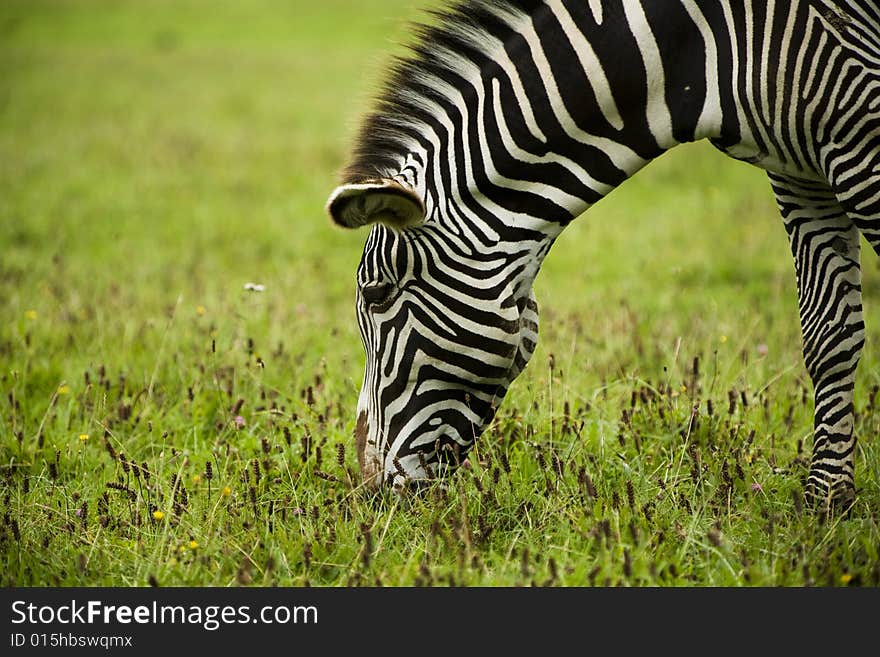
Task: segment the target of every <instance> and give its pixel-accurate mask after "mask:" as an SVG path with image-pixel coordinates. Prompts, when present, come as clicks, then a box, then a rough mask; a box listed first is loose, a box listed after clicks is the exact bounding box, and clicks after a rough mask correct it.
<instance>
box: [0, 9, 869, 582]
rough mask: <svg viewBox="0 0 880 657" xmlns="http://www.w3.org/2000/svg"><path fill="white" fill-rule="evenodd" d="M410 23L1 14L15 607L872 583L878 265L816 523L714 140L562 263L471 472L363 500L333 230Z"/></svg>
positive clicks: (792, 407) (791, 349) (357, 361)
mask: <svg viewBox="0 0 880 657" xmlns="http://www.w3.org/2000/svg"><path fill="white" fill-rule="evenodd" d="M419 4H420V3H416V2H412V1H411V0H407V1H405V2H402V1H398V0H394V1H393V2H392V1H390V0H382V1H379V0H367V1H361V2H357V3H349V2H344V1H343V0H325V1H324V2H321V3H305V2H296V1H294V2H282V1H281V0H255V1H250V2H208V1H207V0H176V1H174V2H171V1H170V0H167V1H166V0H154V1H151V2H149V3H143V2H135V1H133V0H112V1H111V0H82V1H76V2H74V1H73V0H55V1H48V0H40V1H35V0H5V1H4V2H3V3H0V253H2V257H0V298H2V305H0V364H2V368H0V386H2V392H3V395H2V399H0V417H2V424H0V426H2V435H0V467H2V477H0V480H2V484H0V487H2V497H3V522H2V526H0V554H2V575H0V583H2V585H3V586H25V585H27V586H54V585H60V586H74V585H77V586H81V585H85V586H96V585H102V586H104V585H108V586H146V585H148V584H160V585H163V586H175V585H195V586H229V585H282V586H303V585H306V584H310V585H313V586H352V585H387V586H410V585H443V586H446V585H471V586H474V585H479V586H498V585H504V586H508V585H533V584H535V585H545V584H547V585H561V586H583V585H612V586H617V585H623V586H627V585H633V586H802V585H823V586H826V585H827V586H842V585H863V586H877V585H880V445H878V442H877V432H878V418H880V415H878V414H876V413H875V412H874V409H875V401H876V399H875V397H876V392H877V389H878V388H877V386H880V353H878V349H877V346H876V345H877V344H878V340H877V337H876V336H877V335H880V334H878V333H877V331H880V269H878V262H877V258H876V256H875V255H874V254H873V252H871V251H870V250H869V249H867V247H866V248H865V249H864V250H863V264H864V292H865V309H866V321H867V323H868V328H869V338H868V343H867V346H866V348H865V351H864V355H863V359H862V364H861V366H860V370H859V378H858V387H857V397H856V408H857V423H856V429H855V430H856V433H857V436H858V438H859V447H858V450H857V453H856V464H857V486H858V498H857V502H856V505H855V507H854V508H853V509H852V511H851V513H850V514H849V515H847V516H846V517H842V518H840V517H832V518H825V519H822V518H819V517H817V516H816V515H814V514H813V513H811V512H810V511H809V510H807V509H804V508H803V506H802V504H801V503H800V499H799V495H800V492H801V489H802V480H803V479H804V477H805V475H806V471H807V463H808V459H809V453H810V447H811V412H812V398H811V386H810V383H809V380H808V379H807V377H806V375H805V372H804V368H803V363H802V360H801V356H800V344H801V342H800V330H799V325H798V320H797V305H796V299H795V281H794V271H793V265H792V262H791V257H790V255H789V251H788V245H787V242H786V238H785V232H784V230H783V228H782V223H781V221H780V219H779V217H778V215H777V211H776V208H775V204H774V202H773V199H772V195H771V193H770V190H769V186H768V185H767V183H766V181H765V177H764V174H763V173H762V172H761V171H759V170H757V169H754V168H752V167H749V166H748V165H745V164H741V163H738V162H734V161H732V160H729V159H726V158H724V157H723V156H722V155H721V154H719V153H717V152H716V151H714V150H713V149H712V148H711V147H709V146H707V145H705V144H696V145H688V146H682V147H680V148H678V149H676V150H674V151H672V152H670V153H669V154H667V155H665V156H664V157H662V158H660V159H659V160H658V161H656V162H654V163H653V164H651V165H650V166H649V167H647V168H646V169H645V170H644V171H643V172H641V173H640V174H639V175H638V176H636V177H634V178H633V179H632V180H630V181H629V182H628V183H626V184H625V185H623V186H622V187H621V188H620V189H618V190H616V191H615V192H614V193H613V194H611V195H610V196H609V197H608V198H607V199H605V200H604V201H602V202H601V203H600V204H598V205H597V206H596V207H595V208H593V209H592V210H591V211H590V212H589V213H587V214H586V215H585V216H584V217H582V218H580V219H579V220H578V221H576V222H574V224H572V226H571V227H569V228H568V229H567V230H566V232H565V233H564V234H563V236H562V237H561V238H560V240H559V241H558V242H557V244H556V246H555V247H554V250H553V252H552V253H551V254H550V256H549V257H548V258H547V261H546V264H545V266H544V269H543V270H542V272H541V274H540V276H539V278H538V282H537V285H536V293H537V296H538V300H539V303H540V306H541V319H542V328H541V330H542V338H541V344H540V345H539V349H538V352H537V353H536V355H535V357H534V359H533V360H532V363H531V364H530V366H529V368H528V369H527V371H526V373H525V374H523V375H522V377H521V378H520V379H519V380H518V381H517V382H516V383H515V384H514V386H513V388H512V389H511V392H510V394H509V396H508V398H507V399H506V401H505V403H504V405H503V406H502V408H501V411H500V412H499V415H498V417H497V419H496V421H495V422H494V423H493V425H492V427H491V428H490V430H488V431H487V433H486V434H485V435H484V436H483V437H482V438H481V439H480V441H479V442H478V445H477V448H476V450H475V452H474V453H472V455H471V458H470V464H471V467H470V469H468V470H462V471H460V472H459V473H458V474H457V475H456V476H455V477H454V478H453V479H452V480H451V481H450V485H449V487H448V489H447V490H445V491H443V490H440V489H439V488H438V489H436V490H433V491H431V492H430V493H429V494H428V495H427V496H425V497H420V498H402V499H398V498H395V497H393V496H388V497H384V498H369V497H368V496H366V495H364V494H363V492H362V491H361V489H360V488H359V487H358V485H357V483H358V473H357V459H356V455H355V453H354V444H353V440H352V438H351V436H352V430H353V428H354V419H355V417H354V415H355V405H356V400H357V395H358V390H359V387H360V382H361V376H362V368H363V352H362V347H361V344H360V338H359V336H358V331H357V326H356V322H355V319H354V309H353V305H354V273H355V268H356V266H357V263H358V260H359V257H360V252H361V247H362V245H363V242H364V239H365V237H366V234H365V233H364V232H343V231H341V230H338V229H336V228H334V227H333V226H331V225H330V222H329V220H328V219H327V217H326V216H325V215H324V211H323V204H324V201H325V200H326V198H327V196H328V194H329V192H330V191H331V190H332V189H333V187H334V186H335V184H336V172H337V171H338V170H339V169H340V168H341V166H342V165H343V164H344V161H345V159H346V156H347V149H348V147H349V146H350V144H351V140H352V137H353V134H354V131H355V128H356V126H357V120H358V117H359V116H361V115H362V113H363V112H364V111H365V109H366V108H367V107H368V104H369V98H370V94H371V92H372V91H374V90H375V88H376V85H377V83H378V81H379V80H380V79H381V76H382V70H383V66H384V64H385V63H386V62H387V61H388V56H389V55H390V54H391V53H399V52H401V49H400V46H399V45H396V44H398V43H400V42H401V41H404V40H405V39H406V34H407V22H408V21H410V20H413V19H416V18H418V17H419V16H420V15H421V14H420V12H419V11H418V10H417V9H416V7H417V6H418V5H419ZM249 282H253V283H258V284H261V285H264V286H265V290H264V291H262V292H254V291H249V290H246V289H245V284H247V283H249Z"/></svg>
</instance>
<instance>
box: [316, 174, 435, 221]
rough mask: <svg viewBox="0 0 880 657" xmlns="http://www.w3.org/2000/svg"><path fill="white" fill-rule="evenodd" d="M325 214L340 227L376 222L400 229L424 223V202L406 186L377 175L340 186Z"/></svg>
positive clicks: (334, 192)
mask: <svg viewBox="0 0 880 657" xmlns="http://www.w3.org/2000/svg"><path fill="white" fill-rule="evenodd" d="M327 213H328V214H329V215H330V218H331V219H333V222H334V223H335V224H336V225H338V226H342V227H343V228H360V227H361V226H366V225H367V224H372V223H376V222H379V223H381V224H384V225H386V226H388V227H389V228H396V229H403V228H410V227H412V226H418V225H420V224H423V223H424V222H425V204H424V203H423V202H422V199H421V198H419V196H418V195H417V194H416V193H415V192H414V191H413V190H412V189H410V188H409V187H406V186H404V185H401V184H400V183H399V182H397V181H396V180H388V179H385V178H380V179H376V180H365V181H363V182H359V183H349V184H347V185H341V186H340V187H337V188H336V189H335V190H333V193H332V194H331V195H330V198H329V199H328V201H327Z"/></svg>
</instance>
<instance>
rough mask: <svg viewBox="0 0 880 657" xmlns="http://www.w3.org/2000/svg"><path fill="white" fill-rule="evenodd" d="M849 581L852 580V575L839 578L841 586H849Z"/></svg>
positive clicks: (847, 574) (846, 574)
mask: <svg viewBox="0 0 880 657" xmlns="http://www.w3.org/2000/svg"><path fill="white" fill-rule="evenodd" d="M850 580H852V575H850V574H849V573H844V574H843V575H841V576H840V583H841V584H843V585H846V584H849V583H850Z"/></svg>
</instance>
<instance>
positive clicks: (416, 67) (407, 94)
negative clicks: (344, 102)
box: [341, 0, 541, 183]
mask: <svg viewBox="0 0 880 657" xmlns="http://www.w3.org/2000/svg"><path fill="white" fill-rule="evenodd" d="M540 4H541V2H539V1H534V0H527V1H525V2H516V1H513V0H476V1H474V0H470V1H469V0H456V1H455V2H454V3H453V4H451V5H450V6H448V7H445V8H442V9H435V10H427V11H426V13H427V14H428V16H429V17H432V18H434V19H435V22H434V23H432V24H430V25H428V24H426V23H417V24H415V25H413V26H412V30H411V32H412V34H413V35H414V37H415V39H414V41H413V42H412V43H410V44H407V45H406V47H407V49H408V53H407V54H406V55H404V56H399V57H396V58H394V59H393V61H392V63H391V65H390V67H389V69H388V73H387V75H386V78H385V81H384V83H382V85H381V87H380V91H379V93H378V95H377V96H375V98H374V101H373V107H372V109H371V110H370V111H369V112H368V113H367V115H366V117H365V118H364V120H363V121H362V123H361V126H360V129H359V132H358V135H357V137H356V139H355V144H354V147H353V149H352V157H351V160H350V161H349V163H348V165H347V166H346V167H345V168H344V169H343V171H342V176H341V178H342V182H343V183H357V182H361V181H364V180H371V179H375V178H383V177H388V176H391V175H393V174H395V173H397V172H398V171H399V169H400V166H401V164H402V162H403V161H404V160H405V158H406V155H407V153H408V152H409V150H410V149H409V144H412V142H413V138H414V135H415V134H416V133H417V131H418V126H420V125H424V124H425V123H427V122H430V121H431V120H432V119H434V118H435V116H436V111H432V109H433V110H436V108H437V101H442V100H443V99H444V98H448V95H446V94H444V93H443V89H444V88H447V89H448V88H449V87H450V85H451V86H453V87H454V86H455V84H456V82H455V81H456V80H460V79H461V77H462V75H461V66H460V64H459V65H458V66H457V65H456V64H457V62H458V63H460V62H462V61H465V60H471V62H481V61H482V62H483V64H484V65H485V64H486V62H487V52H486V42H487V41H494V42H497V41H498V39H499V38H500V37H501V35H507V34H510V32H511V27H510V25H511V23H513V22H514V21H515V20H517V19H521V18H522V17H523V16H526V15H528V14H529V13H531V11H532V10H533V9H534V8H535V7H536V6H538V5H540Z"/></svg>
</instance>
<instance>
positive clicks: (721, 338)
mask: <svg viewBox="0 0 880 657" xmlns="http://www.w3.org/2000/svg"><path fill="white" fill-rule="evenodd" d="M718 339H719V340H720V341H721V344H724V343H725V342H727V336H726V335H722V336H721V337H720V338H718Z"/></svg>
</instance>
